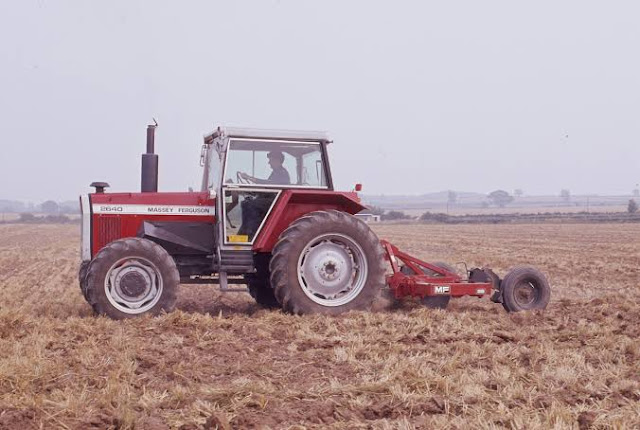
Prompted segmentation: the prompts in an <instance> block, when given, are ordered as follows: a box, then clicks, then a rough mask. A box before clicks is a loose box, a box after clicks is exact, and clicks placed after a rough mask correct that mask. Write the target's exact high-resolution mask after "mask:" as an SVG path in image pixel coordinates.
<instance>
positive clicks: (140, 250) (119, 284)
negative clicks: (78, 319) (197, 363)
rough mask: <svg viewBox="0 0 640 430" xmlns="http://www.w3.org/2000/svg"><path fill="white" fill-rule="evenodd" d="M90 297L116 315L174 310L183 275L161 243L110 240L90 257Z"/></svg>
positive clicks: (105, 311) (101, 308) (99, 310)
mask: <svg viewBox="0 0 640 430" xmlns="http://www.w3.org/2000/svg"><path fill="white" fill-rule="evenodd" d="M85 283H86V284H85V291H86V297H87V301H88V302H89V303H90V304H91V306H92V307H93V309H94V311H95V312H96V313H97V314H99V315H106V316H108V317H110V318H113V319H124V318H131V317H135V316H138V315H142V314H152V315H157V314H159V313H161V312H163V311H164V312H170V311H172V310H173V308H174V306H175V302H176V292H177V289H178V284H179V283H180V275H179V273H178V269H177V268H176V263H175V261H174V260H173V258H172V257H171V256H170V255H169V253H168V252H167V251H166V250H165V249H164V248H162V247H161V246H160V245H158V244H156V243H154V242H152V241H150V240H147V239H142V238H139V237H131V238H127V239H120V240H116V241H114V242H111V243H110V244H108V245H107V246H105V247H104V248H102V249H101V250H100V252H98V254H97V255H96V257H95V258H94V259H93V260H92V261H91V264H90V265H89V269H88V271H87V275H86V279H85Z"/></svg>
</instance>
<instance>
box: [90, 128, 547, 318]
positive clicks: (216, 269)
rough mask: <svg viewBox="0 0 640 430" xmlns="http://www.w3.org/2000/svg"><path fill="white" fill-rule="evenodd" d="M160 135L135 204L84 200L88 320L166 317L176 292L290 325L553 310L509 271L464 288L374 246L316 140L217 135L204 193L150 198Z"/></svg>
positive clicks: (123, 199) (527, 271)
mask: <svg viewBox="0 0 640 430" xmlns="http://www.w3.org/2000/svg"><path fill="white" fill-rule="evenodd" d="M156 125H157V124H156ZM156 125H150V126H148V127H147V153H145V154H143V155H142V186H141V191H140V192H120V193H111V192H106V188H107V187H108V186H109V185H108V184H107V183H104V182H94V183H92V184H91V186H92V187H94V188H95V192H94V193H91V194H87V195H82V196H81V197H80V205H81V209H82V264H81V266H80V271H79V280H80V288H81V290H82V293H83V294H84V297H85V298H86V300H87V301H88V302H89V304H90V305H91V306H92V307H93V309H94V311H95V312H96V313H97V314H100V315H107V316H109V317H111V318H115V319H122V318H128V317H134V316H137V315H142V314H159V313H161V312H170V311H172V310H173V309H174V306H175V302H176V293H177V290H178V285H179V284H180V283H184V284H194V283H209V284H219V286H220V289H221V291H224V292H226V291H248V292H249V293H250V294H251V296H252V297H253V298H254V299H255V300H256V302H257V303H259V304H260V305H262V306H264V307H268V308H281V309H283V310H284V311H286V312H291V313H295V314H309V313H322V314H339V313H342V312H346V311H350V310H367V309H372V308H374V307H377V306H378V305H379V304H381V305H382V306H384V304H385V302H386V303H388V302H389V300H390V299H400V298H403V297H414V298H417V299H420V300H421V301H422V303H423V304H424V305H425V306H428V307H432V308H445V307H446V306H447V305H448V303H449V300H450V298H451V297H462V296H475V297H484V296H491V300H493V301H494V302H496V303H502V305H503V306H504V308H505V309H506V310H507V311H509V312H514V311H520V310H529V309H542V308H545V307H546V305H547V303H548V302H549V298H550V288H549V284H548V282H547V280H546V278H545V276H544V275H543V274H542V273H541V272H540V271H538V270H537V269H535V268H532V267H528V266H518V267H515V268H513V269H512V270H511V271H509V272H508V273H507V274H506V276H505V277H504V279H501V278H500V277H498V276H497V275H496V274H495V273H494V272H493V271H492V270H490V269H488V268H473V269H470V270H467V271H466V273H465V274H464V276H461V275H460V274H459V273H457V272H456V270H455V269H454V268H452V267H451V266H449V265H447V264H444V263H428V262H425V261H421V260H419V259H417V258H415V257H412V256H410V255H408V254H406V253H404V252H402V251H401V250H399V249H398V248H397V247H395V246H394V245H392V244H390V243H389V242H386V241H384V240H383V241H381V240H379V239H378V237H377V236H376V235H375V233H374V232H373V231H372V230H371V229H370V228H369V226H368V225H367V224H366V223H364V222H363V221H362V220H360V219H358V218H357V217H355V216H354V214H357V213H358V212H360V211H361V210H363V209H365V206H364V205H363V204H362V202H361V201H360V199H359V197H358V194H357V191H360V186H356V187H355V191H352V192H345V191H336V190H335V189H334V184H333V178H332V176H331V170H330V168H329V157H328V152H327V149H328V146H329V143H330V142H331V141H330V140H329V139H328V137H327V135H326V134H324V133H317V132H294V131H276V130H257V129H241V128H218V129H216V130H215V131H214V132H213V133H211V134H208V135H206V136H205V137H204V144H203V146H202V153H201V156H200V164H201V166H202V168H203V174H202V186H201V188H200V191H197V192H194V191H189V192H158V156H157V155H156V154H155V153H154V140H155V128H156ZM237 285H245V286H246V287H244V288H238V287H237Z"/></svg>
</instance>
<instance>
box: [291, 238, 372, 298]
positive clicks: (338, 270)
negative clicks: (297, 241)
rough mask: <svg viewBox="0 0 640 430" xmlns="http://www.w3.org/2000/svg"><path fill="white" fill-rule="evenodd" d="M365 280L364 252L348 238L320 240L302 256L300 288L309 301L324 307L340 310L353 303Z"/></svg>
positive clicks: (310, 245) (299, 265) (308, 245)
mask: <svg viewBox="0 0 640 430" xmlns="http://www.w3.org/2000/svg"><path fill="white" fill-rule="evenodd" d="M366 277H367V274H366V259H365V257H364V252H363V251H362V248H360V246H359V245H358V244H357V243H355V242H354V241H353V240H351V239H350V238H348V237H347V236H343V235H338V234H328V235H323V236H319V237H317V238H315V239H314V240H312V241H310V242H309V243H308V244H307V246H306V247H305V249H304V250H303V252H302V254H301V256H300V260H299V264H298V279H299V281H300V286H301V287H302V289H303V291H304V292H305V294H306V295H307V297H309V298H310V299H311V300H313V301H314V302H316V303H319V304H322V305H324V306H340V305H342V304H345V303H348V302H350V301H351V300H353V299H354V298H355V297H356V296H357V295H358V294H359V293H360V290H362V287H363V286H364V283H365V281H366Z"/></svg>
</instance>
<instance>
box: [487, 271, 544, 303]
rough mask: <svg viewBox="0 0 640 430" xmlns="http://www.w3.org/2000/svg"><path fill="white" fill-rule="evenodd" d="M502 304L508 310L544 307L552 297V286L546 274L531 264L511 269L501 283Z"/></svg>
mask: <svg viewBox="0 0 640 430" xmlns="http://www.w3.org/2000/svg"><path fill="white" fill-rule="evenodd" d="M500 289H501V290H502V306H503V307H504V308H505V309H506V310H507V312H519V311H526V310H534V309H544V308H546V307H547V304H548V303H549V300H550V299H551V287H550V286H549V281H547V278H546V277H545V276H544V274H543V273H542V272H541V271H539V270H538V269H536V268H534V267H530V266H516V267H514V268H512V269H511V270H509V272H508V273H507V275H506V276H505V277H504V279H503V280H502V283H501V284H500Z"/></svg>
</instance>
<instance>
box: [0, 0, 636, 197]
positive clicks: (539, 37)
mask: <svg viewBox="0 0 640 430" xmlns="http://www.w3.org/2000/svg"><path fill="white" fill-rule="evenodd" d="M639 18H640V2H638V1H585V0H579V1H562V0H553V1H540V0H537V1H529V2H525V1H513V0H509V1H477V0H474V1H444V0H442V1H413V2H410V1H394V2H391V1H385V2H382V1H380V2H376V1H360V2H358V1H327V0H323V1H315V2H311V1H301V0H291V1H254V2H251V1H226V2H217V1H202V2H196V1H182V2H176V1H157V0H156V1H146V2H141V1H131V0H127V1H109V2H98V1H80V0H78V1H53V0H40V1H25V0H15V1H10V0H3V1H0V90H1V92H0V95H1V96H0V199H2V198H16V199H23V200H34V201H40V200H43V199H47V198H53V199H57V200H65V199H73V198H76V196H77V194H79V193H82V192H87V191H89V190H90V188H89V187H88V185H89V183H90V182H92V181H95V180H103V181H107V182H109V183H110V184H111V185H112V190H113V191H117V190H120V191H136V190H139V187H140V184H139V182H140V154H141V153H142V152H143V151H144V142H145V126H146V124H147V123H148V122H149V121H150V119H151V117H152V116H154V117H156V118H157V119H158V121H159V123H160V127H159V129H158V136H157V143H156V147H157V152H158V153H159V154H160V188H161V189H162V190H166V191H174V190H186V189H187V187H188V186H194V187H195V188H198V186H199V184H200V181H199V176H200V168H199V167H198V158H199V153H200V145H201V143H202V136H203V135H204V134H205V133H206V132H208V131H210V130H212V129H214V128H215V127H216V126H218V125H234V126H248V127H261V128H287V129H312V130H318V129H319V130H326V131H328V132H329V133H330V135H331V136H332V138H333V139H334V143H333V144H331V145H330V157H331V160H332V167H333V173H334V178H335V180H336V183H337V185H338V186H339V187H340V188H342V189H349V188H351V187H352V186H353V184H354V183H355V182H362V183H363V184H364V192H365V193H367V194H377V193H386V194H400V193H406V194H414V193H415V194H420V193H426V192H431V191H439V190H446V189H453V190H458V191H478V192H489V191H492V190H494V189H496V188H504V189H507V190H509V191H511V190H513V189H514V188H522V189H524V191H525V193H526V194H540V193H547V194H557V193H559V190H560V189H561V188H568V189H570V190H571V192H572V193H573V194H578V193H585V192H594V193H603V194H607V193H608V194H613V193H630V191H631V189H632V188H634V187H635V184H637V183H640V55H639V52H640V25H638V19H639Z"/></svg>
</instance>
